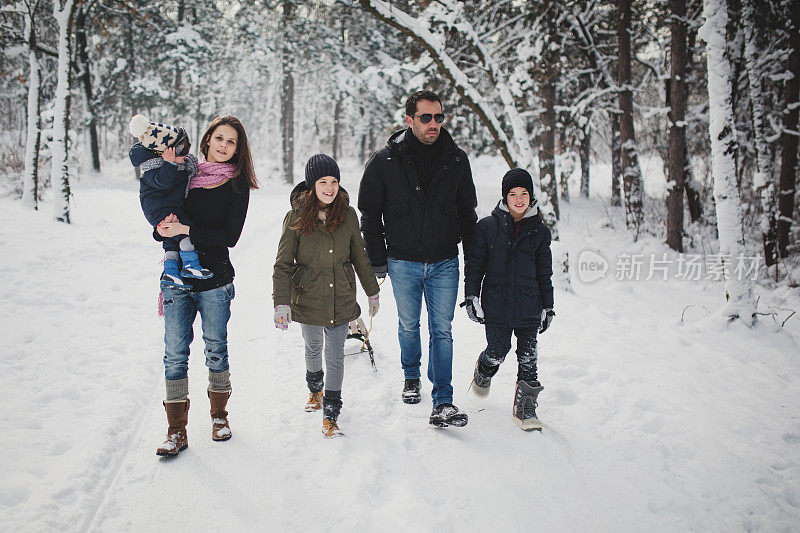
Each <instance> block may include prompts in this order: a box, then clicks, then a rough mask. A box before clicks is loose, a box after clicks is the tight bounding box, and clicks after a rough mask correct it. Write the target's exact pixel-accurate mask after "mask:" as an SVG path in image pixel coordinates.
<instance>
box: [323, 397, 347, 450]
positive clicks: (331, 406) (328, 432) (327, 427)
mask: <svg viewBox="0 0 800 533" xmlns="http://www.w3.org/2000/svg"><path fill="white" fill-rule="evenodd" d="M341 397H342V392H341V391H325V395H324V397H323V398H322V412H323V413H324V414H325V418H323V419H322V434H323V435H325V437H326V438H329V439H332V438H336V437H344V433H342V430H341V429H339V426H338V425H337V424H336V420H337V419H338V418H339V412H340V411H341V410H342V400H341Z"/></svg>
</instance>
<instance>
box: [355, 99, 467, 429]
mask: <svg viewBox="0 0 800 533" xmlns="http://www.w3.org/2000/svg"><path fill="white" fill-rule="evenodd" d="M405 119H406V125H407V126H408V127H407V128H406V129H404V130H401V131H398V132H395V133H394V134H393V135H392V136H391V137H390V138H389V142H388V143H387V146H386V148H384V149H382V150H380V151H379V152H377V153H376V154H375V155H374V156H372V158H371V159H370V161H369V162H368V163H367V167H366V169H365V170H364V176H363V177H362V179H361V187H360V189H359V193H358V209H359V211H361V231H362V233H363V234H364V240H365V242H366V248H367V254H368V255H369V259H370V262H371V263H372V268H373V270H374V271H375V275H376V276H378V277H379V278H384V277H386V274H387V273H388V275H389V277H390V278H391V280H392V289H393V291H394V298H395V302H396V304H397V315H398V317H399V325H398V339H399V341H400V360H401V363H402V366H403V373H404V376H405V384H404V387H403V394H402V398H403V401H404V402H405V403H411V404H414V403H419V402H420V399H421V398H420V388H421V387H420V360H421V356H422V346H421V341H420V314H421V311H422V299H423V297H424V299H425V307H426V309H427V311H428V331H429V337H430V342H429V346H428V379H429V380H430V381H431V382H432V383H433V390H432V391H431V396H432V398H433V411H432V412H431V416H430V420H429V421H430V423H431V424H432V425H434V426H439V427H445V426H456V427H461V426H465V425H466V424H467V415H466V413H462V412H461V411H459V410H458V408H457V407H456V406H455V405H453V386H452V384H451V381H452V374H453V337H452V333H451V323H452V321H453V315H454V313H455V305H456V298H457V296H458V281H459V268H458V243H459V241H461V243H462V248H463V251H464V257H466V256H467V255H468V254H469V248H470V245H471V244H472V236H473V233H474V230H475V223H476V221H477V219H478V217H477V214H476V213H475V207H476V206H477V205H478V201H477V198H476V196H475V184H474V183H473V181H472V171H471V170H470V166H469V161H468V160H467V154H466V153H465V152H464V151H463V150H461V149H460V148H459V147H458V146H456V144H455V142H454V141H453V138H452V137H451V136H450V134H449V133H448V131H447V130H446V129H444V128H443V127H442V123H443V122H444V120H445V115H444V113H443V111H442V101H441V99H440V98H439V96H438V95H436V94H435V93H433V92H431V91H419V92H416V93H414V94H413V95H411V97H409V99H408V100H407V101H406V117H405Z"/></svg>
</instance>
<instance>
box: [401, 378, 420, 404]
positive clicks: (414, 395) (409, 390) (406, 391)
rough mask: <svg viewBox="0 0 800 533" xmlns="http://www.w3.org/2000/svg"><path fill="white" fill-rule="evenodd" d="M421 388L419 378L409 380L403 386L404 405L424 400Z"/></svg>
mask: <svg viewBox="0 0 800 533" xmlns="http://www.w3.org/2000/svg"><path fill="white" fill-rule="evenodd" d="M421 388H422V386H421V384H420V381H419V378H417V379H407V380H406V381H405V383H404V384H403V403H419V402H420V401H421V400H422V397H421V396H420V394H419V391H420V389H421Z"/></svg>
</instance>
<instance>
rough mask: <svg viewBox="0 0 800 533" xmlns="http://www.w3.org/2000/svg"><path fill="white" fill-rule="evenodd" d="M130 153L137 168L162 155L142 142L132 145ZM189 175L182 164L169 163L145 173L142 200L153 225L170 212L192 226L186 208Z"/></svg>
mask: <svg viewBox="0 0 800 533" xmlns="http://www.w3.org/2000/svg"><path fill="white" fill-rule="evenodd" d="M128 156H129V157H130V159H131V164H133V166H134V167H138V166H140V165H141V164H142V163H144V162H145V161H149V160H150V159H155V158H157V157H160V156H159V155H158V154H157V153H156V152H154V151H153V150H150V149H148V148H145V147H144V146H142V143H140V142H137V143H136V144H134V145H133V146H132V147H131V150H130V152H129V154H128ZM190 177H191V176H189V173H188V172H187V171H186V170H185V167H184V166H183V165H174V164H171V163H167V162H164V164H162V165H160V166H158V167H156V168H152V169H150V170H147V171H144V172H142V177H141V180H140V182H139V200H140V202H141V204H142V211H144V216H145V217H146V218H147V221H148V222H149V223H150V225H152V226H156V225H157V224H158V223H159V222H161V221H162V220H164V218H165V217H166V216H168V215H169V214H170V213H175V215H177V216H178V219H179V220H180V221H181V223H183V224H186V225H188V226H191V225H192V224H191V223H190V221H189V220H188V218H187V216H186V213H185V211H184V209H183V204H184V201H185V198H186V188H187V186H188V183H189V178H190Z"/></svg>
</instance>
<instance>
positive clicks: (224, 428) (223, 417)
mask: <svg viewBox="0 0 800 533" xmlns="http://www.w3.org/2000/svg"><path fill="white" fill-rule="evenodd" d="M230 397H231V391H226V392H217V391H208V399H209V400H210V401H211V438H212V439H213V440H217V441H220V440H228V439H229V438H231V427H230V425H228V411H226V410H225V407H226V406H227V405H228V398H230Z"/></svg>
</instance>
